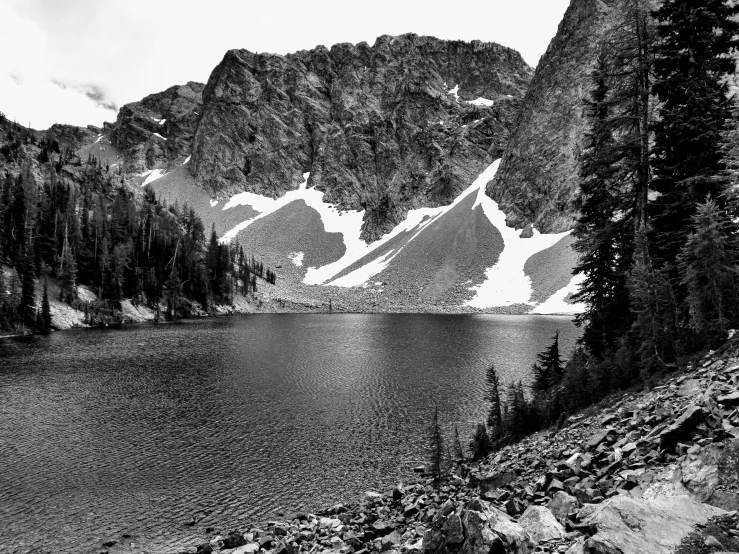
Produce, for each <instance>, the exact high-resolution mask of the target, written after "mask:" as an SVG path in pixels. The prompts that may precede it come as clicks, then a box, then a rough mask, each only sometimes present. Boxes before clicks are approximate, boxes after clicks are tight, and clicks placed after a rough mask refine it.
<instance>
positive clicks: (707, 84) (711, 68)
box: [652, 0, 739, 277]
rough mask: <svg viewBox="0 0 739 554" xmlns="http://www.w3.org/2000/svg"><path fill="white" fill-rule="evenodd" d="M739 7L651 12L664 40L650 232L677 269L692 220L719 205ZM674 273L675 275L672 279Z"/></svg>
mask: <svg viewBox="0 0 739 554" xmlns="http://www.w3.org/2000/svg"><path fill="white" fill-rule="evenodd" d="M737 15H739V4H736V3H733V2H732V3H729V2H727V1H726V0H701V1H700V2H696V1H695V0H664V1H663V2H662V5H661V6H660V8H659V9H658V10H657V11H655V12H654V16H655V18H656V20H657V22H658V25H657V32H658V35H659V38H660V42H659V45H658V47H657V56H656V60H655V74H656V82H655V83H654V87H653V90H654V93H655V94H656V95H657V97H658V98H659V101H660V119H659V121H658V122H657V123H656V124H655V125H654V141H655V146H654V174H655V175H654V179H653V187H654V189H655V190H656V191H657V192H659V193H660V196H659V197H658V198H657V199H656V200H655V202H654V208H653V217H652V219H653V226H654V232H653V235H654V244H655V249H654V251H655V252H656V256H657V259H658V260H659V261H660V262H661V263H663V264H673V263H674V261H675V259H676V258H677V255H678V253H679V252H680V250H681V248H682V247H683V246H684V245H685V242H686V240H687V237H688V234H689V233H690V218H691V215H692V214H693V211H694V207H695V205H696V204H697V203H699V202H702V201H703V200H704V199H705V198H706V196H707V195H709V194H710V195H711V196H712V197H713V198H714V199H715V200H718V201H720V199H721V198H722V196H721V195H722V192H723V190H724V187H725V181H724V179H722V178H721V177H720V174H721V172H722V170H723V169H724V166H723V163H722V153H721V148H720V147H721V142H722V134H723V132H724V128H725V122H726V120H727V119H729V118H730V117H731V111H732V102H731V100H730V99H729V98H728V85H727V83H726V80H725V77H726V76H727V75H729V74H733V73H734V72H735V69H736V63H735V60H734V58H733V57H732V56H731V55H730V54H731V52H732V50H734V49H736V48H737V47H739V40H738V36H739V23H737V21H736V16H737ZM674 276H675V273H674V272H673V277H674Z"/></svg>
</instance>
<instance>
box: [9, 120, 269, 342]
mask: <svg viewBox="0 0 739 554" xmlns="http://www.w3.org/2000/svg"><path fill="white" fill-rule="evenodd" d="M0 132H2V136H4V140H3V141H2V142H1V144H2V147H0V167H2V166H3V165H4V166H5V172H4V173H5V174H4V175H3V176H2V178H1V179H0V263H2V264H4V265H6V266H8V267H9V268H10V271H9V272H8V271H0V330H3V331H10V332H13V333H27V332H37V333H48V332H49V331H50V330H51V328H52V320H51V313H50V306H49V298H48V294H49V292H48V280H49V279H55V280H57V281H58V282H59V285H60V286H59V290H60V294H59V296H60V298H59V299H60V300H62V301H63V302H66V303H68V304H69V305H71V306H72V307H74V308H77V309H79V310H80V311H83V312H84V313H85V321H86V322H87V323H88V324H89V325H108V324H112V323H120V321H121V306H120V303H121V301H122V300H124V299H130V300H131V301H132V303H133V304H134V305H138V304H142V305H145V306H148V307H149V308H151V309H152V310H154V311H155V312H156V317H157V318H159V317H160V312H162V311H163V313H161V316H162V317H165V318H168V319H176V318H181V317H188V316H191V315H194V314H196V313H209V312H211V311H212V309H213V307H214V306H215V305H218V304H223V305H228V304H231V303H232V302H233V297H234V295H235V294H237V293H238V294H243V295H249V294H254V293H255V292H257V288H258V286H261V285H258V281H257V279H261V280H262V281H264V282H267V283H271V284H274V283H275V282H276V275H275V273H274V272H273V271H272V270H270V269H269V268H265V267H264V264H263V263H261V262H259V261H257V260H256V259H255V258H254V257H253V256H251V257H249V256H247V255H246V254H245V253H244V251H243V248H241V247H240V246H238V245H226V244H221V243H220V242H219V240H218V236H217V235H216V232H215V228H213V229H212V230H211V232H210V235H209V236H208V235H207V233H206V230H205V229H204V226H203V222H202V221H201V220H200V218H199V217H198V216H197V215H196V214H195V211H194V210H193V209H192V208H191V207H188V206H187V205H185V206H182V207H179V206H178V205H176V204H175V205H170V206H167V205H165V204H163V203H161V202H159V201H158V199H157V198H156V196H155V193H154V191H153V190H152V189H151V188H150V187H148V186H147V187H144V189H143V193H138V192H134V191H133V190H131V189H130V188H128V187H127V186H126V184H125V183H124V179H123V176H121V175H120V172H116V171H115V170H112V169H111V168H110V167H109V166H108V165H107V164H106V165H105V166H103V164H102V163H101V162H100V161H98V160H97V159H95V158H94V157H92V156H89V157H88V159H87V160H85V161H83V160H81V159H80V158H79V156H78V155H77V154H76V153H74V152H73V151H72V149H71V148H70V147H66V148H65V147H61V146H60V144H59V141H57V140H56V139H55V138H53V137H51V136H48V137H47V136H45V135H44V134H43V133H37V132H36V131H33V130H31V129H29V128H25V127H22V126H20V125H18V124H16V123H15V122H10V121H8V120H7V119H6V118H5V117H3V116H2V115H1V114H0ZM11 169H15V171H11ZM0 267H2V266H1V265H0ZM37 285H38V286H40V287H42V290H43V293H42V294H41V301H40V302H39V301H38V296H39V295H38V293H37ZM79 285H85V286H86V287H88V288H89V289H90V290H91V291H93V292H94V293H95V296H96V299H95V300H92V301H91V300H89V299H88V300H82V299H81V298H80V297H79V294H78V286H79Z"/></svg>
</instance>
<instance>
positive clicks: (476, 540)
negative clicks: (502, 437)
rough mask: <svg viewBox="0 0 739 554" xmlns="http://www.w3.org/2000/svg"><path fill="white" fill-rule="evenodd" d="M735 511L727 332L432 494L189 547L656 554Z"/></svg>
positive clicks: (731, 347) (394, 498) (736, 402)
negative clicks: (659, 380) (711, 349)
mask: <svg viewBox="0 0 739 554" xmlns="http://www.w3.org/2000/svg"><path fill="white" fill-rule="evenodd" d="M460 475H461V476H463V477H461V476H460ZM737 508H739V341H737V340H734V341H732V342H730V343H729V344H727V345H726V346H725V347H724V348H723V349H722V350H721V351H719V352H718V353H710V354H709V355H707V356H706V357H704V358H703V359H702V360H700V362H699V363H697V364H696V365H695V366H694V367H689V368H688V371H687V372H686V373H684V374H682V375H680V376H676V377H673V378H671V379H670V380H668V381H666V382H664V383H663V384H661V385H660V386H657V387H655V388H653V389H652V390H651V391H649V392H645V393H632V394H626V395H624V396H623V397H621V398H619V399H617V400H616V401H614V402H612V403H611V404H610V405H609V406H607V407H605V408H603V409H601V410H600V411H594V413H592V414H590V415H585V414H583V415H578V416H575V417H572V418H570V420H569V422H567V424H566V426H565V427H564V428H563V429H561V430H559V431H556V432H550V433H539V434H537V435H534V436H531V437H529V438H527V439H525V440H523V441H522V442H521V443H519V444H515V445H511V446H508V447H506V448H504V449H502V450H500V451H498V452H497V453H495V454H494V455H492V456H491V457H490V458H489V459H487V460H484V461H483V462H481V463H480V464H478V465H476V466H474V467H468V466H466V465H465V464H461V465H459V466H458V467H457V472H456V473H455V474H452V475H451V477H450V479H449V480H448V481H447V482H446V483H445V484H444V485H443V486H442V487H440V488H439V489H438V490H437V489H435V488H434V487H432V485H431V482H430V481H423V482H420V483H416V484H411V485H407V486H403V485H398V486H397V487H395V488H394V489H392V490H390V491H387V492H385V493H377V492H367V493H365V494H364V495H363V497H362V499H361V501H360V502H359V503H357V504H355V505H352V504H347V505H344V504H338V505H336V506H333V507H331V508H329V509H327V510H324V511H322V512H320V513H317V514H298V515H296V516H295V517H293V518H292V519H290V520H289V521H286V522H268V523H266V524H264V525H262V526H259V527H254V528H251V529H248V530H247V532H245V533H235V532H232V533H229V534H227V535H222V534H216V535H213V536H212V538H211V540H210V541H209V542H208V543H204V544H202V545H200V546H199V547H198V549H197V554H208V553H210V552H214V551H217V550H223V551H227V552H229V553H230V554H245V553H249V554H256V553H257V552H265V553H266V552H270V553H272V554H297V553H299V552H308V553H316V552H325V551H330V552H332V553H335V554H366V553H369V552H388V551H392V552H402V553H406V552H419V553H421V552H423V553H424V554H496V553H507V552H513V553H519V554H528V553H531V552H561V553H568V554H580V553H583V554H585V553H589V554H593V553H597V554H613V553H645V554H646V553H650V554H654V553H663V552H664V553H667V552H675V549H676V548H678V546H679V545H680V543H681V541H683V539H685V538H686V537H688V536H690V537H692V538H691V539H690V540H692V541H693V542H695V541H697V540H698V539H696V538H695V537H696V536H698V535H696V534H695V533H696V529H705V528H706V524H707V522H709V524H710V522H711V521H718V520H716V519H715V518H719V519H720V520H721V521H723V522H724V523H723V525H724V527H726V529H724V531H722V533H723V535H722V537H724V536H733V537H736V536H739V529H734V528H733V527H731V525H733V524H732V523H726V522H727V521H729V522H732V521H734V519H732V518H733V517H734V516H735V515H736V514H735V512H730V513H729V514H727V513H726V512H725V511H724V510H736V509H737ZM712 518H714V519H712ZM721 518H723V519H721ZM727 518H728V519H727ZM727 525H728V527H727ZM701 526H702V527H701ZM733 533H735V534H733ZM699 535H700V534H699ZM704 539H705V537H704V538H701V540H704ZM705 540H708V539H705ZM723 540H724V542H726V538H724V539H723ZM691 544H692V543H691ZM704 546H705V545H704ZM714 550H715V549H714ZM709 551H710V550H709Z"/></svg>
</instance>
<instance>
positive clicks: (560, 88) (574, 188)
mask: <svg viewBox="0 0 739 554" xmlns="http://www.w3.org/2000/svg"><path fill="white" fill-rule="evenodd" d="M619 4H620V0H572V2H571V4H570V7H569V8H568V9H567V12H566V13H565V16H564V19H563V20H562V22H561V23H560V26H559V29H558V31H557V35H556V36H555V37H554V39H553V40H552V42H551V43H550V45H549V48H548V49H547V52H546V54H545V55H544V56H543V57H542V59H541V61H540V62H539V65H538V67H537V70H536V73H535V74H534V78H533V80H532V82H531V86H530V87H529V89H528V91H527V93H526V96H525V98H524V100H523V103H522V106H521V111H520V112H519V115H518V118H517V121H516V125H515V130H514V131H513V133H512V135H511V137H510V140H509V144H508V148H507V149H506V152H505V155H504V156H503V160H502V162H501V166H500V170H499V171H498V174H497V175H496V177H495V179H494V180H493V181H491V182H490V183H489V184H488V187H487V194H488V195H489V196H490V197H492V198H493V199H494V200H495V201H497V202H498V204H499V205H500V207H501V208H502V209H503V211H504V212H505V213H506V214H507V215H508V218H507V223H508V225H511V226H514V227H523V226H525V225H526V224H528V223H533V224H534V225H535V226H536V227H537V229H539V230H540V231H543V232H560V231H565V230H568V229H570V228H572V226H573V224H574V220H575V219H574V217H575V213H576V212H575V206H574V201H575V199H576V197H577V194H578V184H577V175H578V171H579V164H580V155H581V151H582V145H583V136H584V133H585V121H584V119H583V100H584V99H585V98H586V97H587V95H588V94H589V89H590V74H591V72H592V69H593V67H594V64H595V60H596V57H597V52H598V41H599V37H601V36H602V35H603V32H604V31H605V30H606V29H607V28H608V26H609V23H610V20H611V19H612V16H613V14H614V13H615V10H617V9H618V7H619Z"/></svg>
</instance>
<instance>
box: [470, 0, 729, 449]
mask: <svg viewBox="0 0 739 554" xmlns="http://www.w3.org/2000/svg"><path fill="white" fill-rule="evenodd" d="M624 7H625V9H623V10H622V11H621V12H620V19H619V20H618V21H616V22H615V23H614V24H613V25H612V26H611V28H610V30H609V31H608V33H607V34H606V35H605V36H604V37H603V39H602V43H601V45H600V49H599V55H598V58H597V63H596V66H595V68H594V69H593V72H592V85H591V90H590V92H589V96H588V98H587V99H586V101H585V103H584V106H583V109H584V114H585V118H586V121H587V128H588V130H587V134H586V136H585V148H584V150H583V152H582V155H581V172H580V184H579V186H580V194H579V198H580V205H579V217H578V221H577V224H576V226H575V229H574V232H573V234H574V236H575V237H576V243H575V249H576V251H577V252H578V254H579V263H578V265H577V266H576V268H575V270H574V273H575V274H579V275H582V276H583V277H584V283H583V285H582V287H581V289H580V291H579V293H578V294H577V295H576V296H575V298H574V300H576V301H579V302H583V303H584V304H585V305H586V306H587V309H586V310H585V311H584V312H583V313H581V314H579V315H578V316H577V318H576V324H577V325H578V326H579V327H581V328H582V330H583V335H582V337H581V339H580V340H579V344H578V347H577V349H576V350H575V352H574V353H573V355H572V357H571V359H570V360H569V361H565V360H563V358H562V356H561V353H560V349H559V340H558V337H557V336H555V337H553V340H552V343H551V344H550V345H549V346H548V347H547V348H546V349H545V350H544V351H543V352H542V353H541V354H540V355H539V357H538V359H537V361H536V363H534V365H533V367H532V368H531V374H532V375H533V380H532V382H531V385H530V386H529V387H526V386H525V385H524V383H523V382H522V381H518V382H515V383H510V384H508V385H507V387H504V385H503V384H502V383H501V382H500V380H499V378H498V375H497V373H496V371H495V368H494V367H492V366H491V367H490V368H489V369H488V373H487V392H486V400H487V401H488V403H489V407H490V409H489V413H488V416H487V419H486V421H485V423H482V424H480V425H479V426H478V428H477V430H476V432H475V434H474V438H473V440H472V443H471V445H470V446H471V450H472V452H473V453H474V454H475V455H476V456H482V455H485V454H486V453H488V452H490V451H491V450H492V449H494V448H496V447H497V446H501V445H504V444H508V443H511V442H517V441H518V440H520V439H521V437H523V436H525V435H527V434H530V433H533V432H535V431H537V430H539V429H542V428H544V427H547V426H549V425H552V424H557V425H558V426H561V425H563V424H564V421H565V420H566V418H567V414H571V413H573V412H574V411H577V410H579V409H582V408H584V407H586V406H589V405H591V404H594V403H596V402H598V401H600V400H601V399H603V398H604V397H606V396H608V395H609V394H610V393H612V392H614V391H618V390H623V389H629V388H633V387H637V388H639V387H644V386H649V385H651V384H653V383H655V382H656V380H657V379H659V378H660V377H662V376H663V375H665V374H666V373H669V372H671V371H674V370H675V369H677V368H678V367H681V366H682V367H684V366H685V365H687V364H689V363H690V362H691V360H692V359H695V358H697V356H698V355H699V354H700V353H704V352H705V351H707V350H708V349H711V348H716V347H718V346H719V345H720V344H721V343H722V342H723V341H725V340H726V339H727V337H728V336H729V335H730V330H731V329H735V328H737V326H739V266H737V262H738V261H739V196H738V195H739V191H738V190H737V189H738V188H739V115H738V114H739V107H738V106H737V98H736V96H735V88H736V87H735V85H734V79H735V72H736V55H737V48H738V47H739V23H737V21H739V5H736V4H735V3H728V2H725V1H724V0H704V1H702V2H694V1H693V0H664V1H663V2H662V3H661V4H660V6H659V7H658V9H656V10H652V3H651V2H649V1H647V0H626V2H624ZM527 388H528V390H527Z"/></svg>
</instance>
